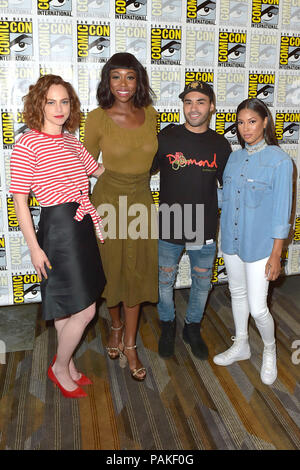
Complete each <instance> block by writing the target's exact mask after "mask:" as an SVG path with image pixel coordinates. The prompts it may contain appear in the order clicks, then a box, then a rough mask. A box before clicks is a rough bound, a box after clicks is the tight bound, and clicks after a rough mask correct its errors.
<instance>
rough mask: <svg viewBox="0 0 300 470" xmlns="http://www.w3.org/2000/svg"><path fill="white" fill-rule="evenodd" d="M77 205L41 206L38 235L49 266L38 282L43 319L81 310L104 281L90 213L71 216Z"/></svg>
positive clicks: (95, 294)
mask: <svg viewBox="0 0 300 470" xmlns="http://www.w3.org/2000/svg"><path fill="white" fill-rule="evenodd" d="M78 205H79V204H78V203H76V202H68V203H65V204H59V205H56V206H51V207H43V208H42V210H41V217H40V223H39V230H38V233H37V239H38V242H39V245H40V247H41V248H42V249H43V250H44V251H45V253H46V255H47V256H48V258H49V261H50V263H51V266H52V269H51V270H50V269H48V268H47V274H48V279H44V278H43V280H42V282H41V296H42V315H43V318H44V320H52V319H58V318H64V317H67V316H69V315H72V314H74V313H78V312H80V311H81V310H84V309H85V308H87V307H88V306H90V305H91V304H92V303H94V302H95V301H96V300H97V299H98V298H99V297H100V295H101V292H102V290H103V288H104V285H105V282H106V281H105V275H104V272H103V268H102V263H101V258H100V254H99V248H98V244H97V240H96V235H95V232H94V226H93V222H92V219H91V217H90V215H85V217H84V218H83V220H82V221H81V222H78V221H77V220H75V219H74V215H75V213H76V210H77V208H78Z"/></svg>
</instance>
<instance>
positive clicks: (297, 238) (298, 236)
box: [293, 217, 300, 245]
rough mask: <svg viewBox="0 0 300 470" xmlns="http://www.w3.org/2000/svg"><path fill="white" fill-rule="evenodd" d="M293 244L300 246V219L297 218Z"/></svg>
mask: <svg viewBox="0 0 300 470" xmlns="http://www.w3.org/2000/svg"><path fill="white" fill-rule="evenodd" d="M293 243H294V244H296V245H299V244H300V217H296V220H295V231H294V237H293Z"/></svg>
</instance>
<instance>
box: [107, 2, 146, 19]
mask: <svg viewBox="0 0 300 470" xmlns="http://www.w3.org/2000/svg"><path fill="white" fill-rule="evenodd" d="M115 17H116V18H117V19H125V20H146V19H147V0H138V1H136V0H115Z"/></svg>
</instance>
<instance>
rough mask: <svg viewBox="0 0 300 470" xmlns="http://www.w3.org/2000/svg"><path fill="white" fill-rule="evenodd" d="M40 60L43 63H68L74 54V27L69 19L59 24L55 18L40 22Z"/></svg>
mask: <svg viewBox="0 0 300 470" xmlns="http://www.w3.org/2000/svg"><path fill="white" fill-rule="evenodd" d="M38 33H39V34H38V37H39V58H40V61H41V62H46V61H56V62H61V61H64V62H65V61H66V57H72V56H73V54H72V52H73V25H72V23H70V20H69V19H66V20H65V21H64V22H59V21H57V20H55V19H54V18H53V19H52V18H51V19H50V18H48V19H47V20H42V19H41V21H39V24H38Z"/></svg>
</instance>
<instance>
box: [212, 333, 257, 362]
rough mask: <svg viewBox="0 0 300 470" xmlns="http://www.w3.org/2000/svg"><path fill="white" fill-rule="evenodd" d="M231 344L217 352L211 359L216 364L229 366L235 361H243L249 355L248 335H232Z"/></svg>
mask: <svg viewBox="0 0 300 470" xmlns="http://www.w3.org/2000/svg"><path fill="white" fill-rule="evenodd" d="M231 339H232V341H233V345H232V346H231V347H230V348H229V349H227V351H224V352H223V353H221V354H217V356H215V357H214V358H213V361H214V363H215V364H217V365H218V366H229V365H230V364H233V363H234V362H236V361H244V360H245V359H249V358H250V357H251V351H250V346H249V343H248V335H244V336H238V337H235V336H232V337H231Z"/></svg>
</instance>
